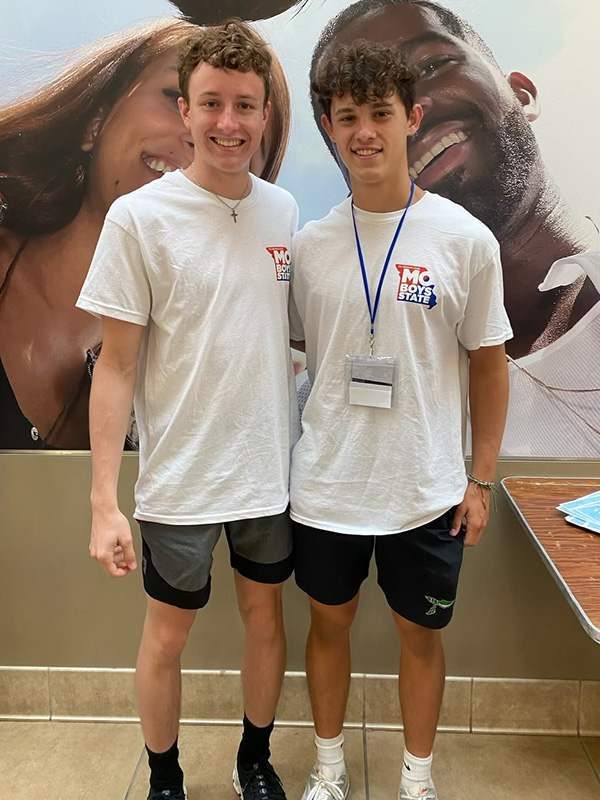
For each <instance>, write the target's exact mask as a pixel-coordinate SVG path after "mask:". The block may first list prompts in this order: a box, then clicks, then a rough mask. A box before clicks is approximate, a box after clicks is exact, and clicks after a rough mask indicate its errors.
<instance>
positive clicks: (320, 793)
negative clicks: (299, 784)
mask: <svg viewBox="0 0 600 800" xmlns="http://www.w3.org/2000/svg"><path fill="white" fill-rule="evenodd" d="M349 788H350V779H349V777H348V774H347V773H346V772H344V774H343V775H340V777H339V778H337V779H336V777H335V773H334V772H333V770H332V769H331V768H328V767H327V766H323V765H318V764H315V766H314V767H313V768H312V772H311V773H310V778H309V779H308V783H307V784H306V789H305V790H304V794H303V795H302V800H346V798H347V797H348V789H349Z"/></svg>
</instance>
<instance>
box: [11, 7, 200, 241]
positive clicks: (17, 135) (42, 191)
mask: <svg viewBox="0 0 600 800" xmlns="http://www.w3.org/2000/svg"><path fill="white" fill-rule="evenodd" d="M193 30H194V26H193V25H191V24H190V23H188V22H184V21H183V20H176V19H169V20H163V21H160V22H156V23H154V24H151V25H145V26H143V27H138V28H133V29H131V30H128V31H123V32H122V33H119V34H117V35H116V36H110V37H107V38H104V39H101V40H99V41H98V42H97V43H96V45H95V46H92V47H90V46H89V45H88V46H87V47H86V48H85V54H84V55H83V56H82V58H80V59H78V60H77V61H76V62H75V63H74V64H73V65H72V66H71V67H70V68H69V69H68V70H66V71H65V72H63V73H62V74H61V75H60V76H59V77H58V78H56V79H55V80H54V81H52V82H51V83H50V84H49V85H48V86H46V87H45V88H43V89H41V90H40V91H38V92H36V93H35V94H34V95H33V96H31V97H28V98H26V99H24V100H20V101H18V102H16V103H12V104H11V105H9V106H7V107H5V108H1V109H0V194H2V195H3V196H4V199H5V202H6V206H7V207H6V211H5V216H4V224H5V225H6V226H7V227H8V228H11V229H12V230H14V231H16V232H18V233H23V234H25V235H28V236H30V235H36V234H44V233H51V232H53V231H56V230H59V229H60V228H62V227H63V226H64V225H66V224H67V223H68V222H70V221H71V220H72V219H73V218H74V217H75V215H76V214H77V212H78V210H79V208H80V206H81V203H82V200H83V196H84V193H85V180H86V168H87V166H88V164H89V158H90V155H89V153H86V152H83V150H82V149H81V145H82V142H83V140H84V138H85V135H86V130H87V129H88V127H89V125H90V124H91V120H92V119H93V118H94V115H96V114H97V113H98V111H99V110H100V109H102V110H108V109H110V107H111V106H112V105H113V104H114V103H115V102H116V100H117V99H118V98H119V97H120V96H121V95H122V94H123V92H125V91H126V89H127V88H128V87H129V86H131V84H132V83H133V82H134V81H135V79H136V78H137V77H138V76H139V74H140V73H141V72H142V71H143V70H144V69H145V67H147V66H148V65H149V64H150V63H151V62H152V61H153V60H154V59H156V58H157V57H158V56H160V55H162V54H163V53H164V52H166V51H167V50H169V49H171V48H172V47H178V46H180V45H181V44H182V43H183V42H184V41H185V40H186V39H187V38H189V36H190V33H191V32H192V31H193Z"/></svg>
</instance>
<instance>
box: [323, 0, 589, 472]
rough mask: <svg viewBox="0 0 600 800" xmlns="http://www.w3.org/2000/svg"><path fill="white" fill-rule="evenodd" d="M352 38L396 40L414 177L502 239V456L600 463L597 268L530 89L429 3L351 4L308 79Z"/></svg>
mask: <svg viewBox="0 0 600 800" xmlns="http://www.w3.org/2000/svg"><path fill="white" fill-rule="evenodd" d="M359 38H364V39H368V40H373V41H383V42H390V41H396V42H398V43H399V44H400V45H401V47H402V48H403V49H404V50H405V51H406V52H407V53H408V54H409V56H410V57H411V59H412V60H413V61H414V62H415V63H416V65H417V66H418V67H419V69H420V74H421V78H420V82H419V85H418V90H417V102H418V103H419V104H420V105H421V106H422V107H423V111H424V117H423V122H422V125H421V127H420V129H419V131H418V132H417V133H416V134H415V135H414V136H412V137H411V138H410V139H409V147H408V158H409V166H410V173H411V176H412V177H413V179H414V180H415V181H416V183H417V184H418V185H419V186H420V187H421V188H423V189H427V190H430V191H432V192H436V193H438V194H441V195H443V196H445V197H448V198H449V199H451V200H453V201H455V202H457V203H459V204H460V205H462V206H464V207H465V208H466V209H467V210H468V211H470V212H471V213H472V214H473V215H475V216H476V217H478V218H479V219H480V220H482V221H483V222H484V223H485V224H486V225H487V226H488V227H489V228H490V229H491V230H492V231H493V233H494V234H495V236H496V238H497V239H498V241H499V242H500V246H501V252H502V262H503V268H504V292H505V304H506V309H507V311H508V314H509V317H510V320H511V323H512V326H513V330H514V334H515V336H514V339H513V340H512V341H511V342H509V343H508V344H507V351H508V353H509V356H510V357H511V359H512V361H511V391H512V398H511V409H510V412H509V420H508V425H507V432H506V436H505V439H504V445H503V451H504V453H505V454H510V455H534V456H571V457H598V456H600V402H599V401H600V391H594V390H598V389H599V387H600V358H599V357H598V352H600V303H599V300H600V296H599V291H600V260H599V258H598V254H597V253H591V254H590V253H587V254H586V253H585V251H586V238H587V235H589V230H586V225H587V224H588V223H587V222H585V221H584V220H578V219H575V218H574V216H573V214H572V212H571V211H570V209H569V208H568V206H567V204H566V203H565V201H564V200H563V198H562V197H561V194H560V191H559V189H558V187H557V186H556V184H555V182H554V181H553V180H552V178H551V176H550V175H549V174H548V172H547V170H546V168H545V165H544V162H543V159H542V155H541V153H540V149H539V146H538V143H537V141H536V138H535V135H534V133H533V130H532V126H531V123H532V122H534V121H535V120H536V119H537V117H538V115H539V113H540V105H539V101H538V93H537V89H536V87H535V85H534V84H533V82H532V81H531V80H530V79H529V78H527V76H525V75H523V74H522V73H520V72H511V73H510V74H508V75H504V74H503V72H502V71H501V69H500V67H499V66H498V64H497V62H496V60H495V58H494V55H493V53H492V52H491V51H490V48H489V47H488V46H487V44H486V43H485V42H484V41H483V40H482V38H481V37H480V36H479V34H478V33H477V32H476V31H475V30H474V29H473V28H472V27H471V26H470V25H469V24H468V23H467V22H466V21H465V20H463V19H461V18H460V17H458V16H457V15H456V14H454V12H452V11H450V10H449V9H447V8H445V7H444V6H442V5H439V4H437V3H435V2H429V0H427V1H425V0H414V1H411V2H406V0H394V1H393V2H392V0H360V1H359V2H358V3H354V4H353V5H350V6H349V7H348V8H346V9H345V10H344V11H342V12H341V13H340V14H339V15H338V16H337V17H336V18H335V19H333V20H332V21H331V22H330V23H329V24H328V26H327V27H326V28H325V30H324V31H323V32H322V34H321V37H320V39H319V41H318V43H317V45H316V48H315V51H314V55H313V62H312V74H313V76H314V74H315V70H317V69H318V66H319V61H320V59H321V57H322V55H323V53H324V52H326V51H327V48H328V47H329V45H330V44H331V43H333V42H350V41H353V40H355V39H359ZM313 106H314V111H315V118H316V120H317V124H318V125H319V127H321V123H320V116H321V115H320V111H319V110H318V108H317V106H316V104H314V99H313ZM325 141H326V142H327V144H328V146H329V147H330V149H331V150H332V153H333V155H334V157H336V160H337V161H338V164H339V165H340V168H341V169H342V170H343V165H342V164H341V162H340V160H339V159H338V158H337V154H336V153H335V148H334V146H333V145H331V143H330V141H329V138H328V137H326V136H325Z"/></svg>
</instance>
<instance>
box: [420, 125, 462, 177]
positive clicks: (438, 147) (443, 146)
mask: <svg viewBox="0 0 600 800" xmlns="http://www.w3.org/2000/svg"><path fill="white" fill-rule="evenodd" d="M467 138H468V137H467V134H466V133H463V131H457V132H456V133H449V134H447V135H446V136H443V137H442V138H441V139H440V141H439V142H436V143H435V144H434V145H433V147H432V148H431V150H428V151H427V152H426V153H425V154H424V155H422V156H421V158H420V159H419V161H415V163H414V164H413V165H412V166H411V168H410V169H409V171H408V172H409V175H410V177H411V178H412V179H413V180H415V179H416V178H418V177H419V175H420V174H421V172H423V170H424V169H425V167H426V166H427V165H428V164H429V163H431V162H432V161H433V159H434V158H435V157H436V156H439V154H440V153H442V152H443V151H444V150H447V149H448V148H449V147H452V145H453V144H459V143H460V142H465V141H466V140H467Z"/></svg>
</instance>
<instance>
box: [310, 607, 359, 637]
mask: <svg viewBox="0 0 600 800" xmlns="http://www.w3.org/2000/svg"><path fill="white" fill-rule="evenodd" d="M357 606H358V597H356V598H354V600H351V601H350V602H349V603H343V604H342V605H338V606H327V605H324V604H323V603H318V602H317V601H316V600H311V601H310V614H311V629H310V631H311V635H313V636H317V637H318V638H320V639H327V640H333V639H341V638H347V637H348V636H349V634H350V628H351V627H352V623H353V622H354V617H355V616H356V608H357Z"/></svg>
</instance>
